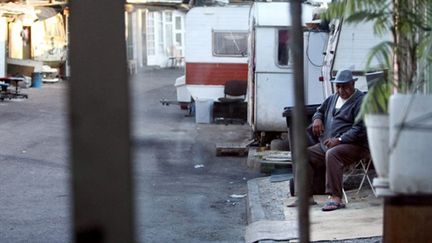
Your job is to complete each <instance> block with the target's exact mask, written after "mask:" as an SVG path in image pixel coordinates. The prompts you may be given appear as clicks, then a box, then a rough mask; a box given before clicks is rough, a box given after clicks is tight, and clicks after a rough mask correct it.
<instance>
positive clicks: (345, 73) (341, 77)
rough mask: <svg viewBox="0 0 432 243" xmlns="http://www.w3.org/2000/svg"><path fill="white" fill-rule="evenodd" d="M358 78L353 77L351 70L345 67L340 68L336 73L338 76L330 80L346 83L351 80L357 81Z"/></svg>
mask: <svg viewBox="0 0 432 243" xmlns="http://www.w3.org/2000/svg"><path fill="white" fill-rule="evenodd" d="M357 79H358V78H353V75H352V72H351V70H348V69H344V70H339V71H338V72H337V74H336V78H335V79H333V80H330V82H332V83H338V84H345V83H349V82H351V81H356V80H357Z"/></svg>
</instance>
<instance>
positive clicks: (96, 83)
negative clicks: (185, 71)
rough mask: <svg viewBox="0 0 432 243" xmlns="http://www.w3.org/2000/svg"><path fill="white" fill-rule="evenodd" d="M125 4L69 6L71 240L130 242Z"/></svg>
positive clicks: (99, 0) (75, 1)
mask: <svg viewBox="0 0 432 243" xmlns="http://www.w3.org/2000/svg"><path fill="white" fill-rule="evenodd" d="M124 4H125V0H121V1H106V0H91V1H83V0H71V1H69V6H70V11H71V14H70V51H71V55H70V61H71V68H72V70H71V71H72V72H71V79H70V82H68V84H69V88H68V93H69V129H70V130H69V133H70V139H71V140H70V149H71V150H70V156H71V159H70V161H71V172H72V174H71V189H72V212H71V216H72V225H71V229H72V230H73V236H72V237H73V239H72V242H77V243H87V242H103V243H118V242H135V227H134V221H135V219H134V215H135V214H134V204H133V202H134V196H133V184H132V182H133V181H132V163H131V151H130V149H131V138H130V119H129V117H130V110H129V109H130V108H129V107H130V105H129V99H130V98H129V83H128V75H127V64H126V43H125V16H124V11H125V10H124V9H125V5H124Z"/></svg>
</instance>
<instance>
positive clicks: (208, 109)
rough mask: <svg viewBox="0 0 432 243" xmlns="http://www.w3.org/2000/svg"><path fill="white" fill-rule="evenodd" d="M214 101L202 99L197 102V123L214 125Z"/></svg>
mask: <svg viewBox="0 0 432 243" xmlns="http://www.w3.org/2000/svg"><path fill="white" fill-rule="evenodd" d="M212 111H213V100H211V99H201V100H195V122H196V123H207V124H208V123H212V121H213V116H212Z"/></svg>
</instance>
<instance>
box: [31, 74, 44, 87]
mask: <svg viewBox="0 0 432 243" xmlns="http://www.w3.org/2000/svg"><path fill="white" fill-rule="evenodd" d="M31 87H33V88H40V87H42V73H32V84H31Z"/></svg>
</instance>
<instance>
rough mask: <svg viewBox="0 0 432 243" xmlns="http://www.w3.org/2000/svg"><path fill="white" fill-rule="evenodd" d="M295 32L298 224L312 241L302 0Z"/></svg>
mask: <svg viewBox="0 0 432 243" xmlns="http://www.w3.org/2000/svg"><path fill="white" fill-rule="evenodd" d="M290 11H291V25H292V26H291V33H293V35H292V37H293V43H292V48H291V51H292V52H293V59H294V65H293V66H294V90H295V92H294V110H293V129H292V131H293V138H294V139H293V140H294V141H293V142H294V144H293V145H294V147H293V152H294V161H295V162H296V171H295V173H296V178H297V179H296V181H297V182H296V183H298V187H297V188H298V190H297V192H298V200H299V206H298V225H299V239H300V242H302V243H306V242H309V195H310V193H309V191H310V190H311V189H310V187H309V185H308V184H309V183H308V178H309V175H308V167H307V166H308V164H307V163H308V159H307V147H306V109H305V91H304V75H303V69H304V66H303V27H302V23H301V16H302V8H301V1H300V0H292V1H291V2H290Z"/></svg>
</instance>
